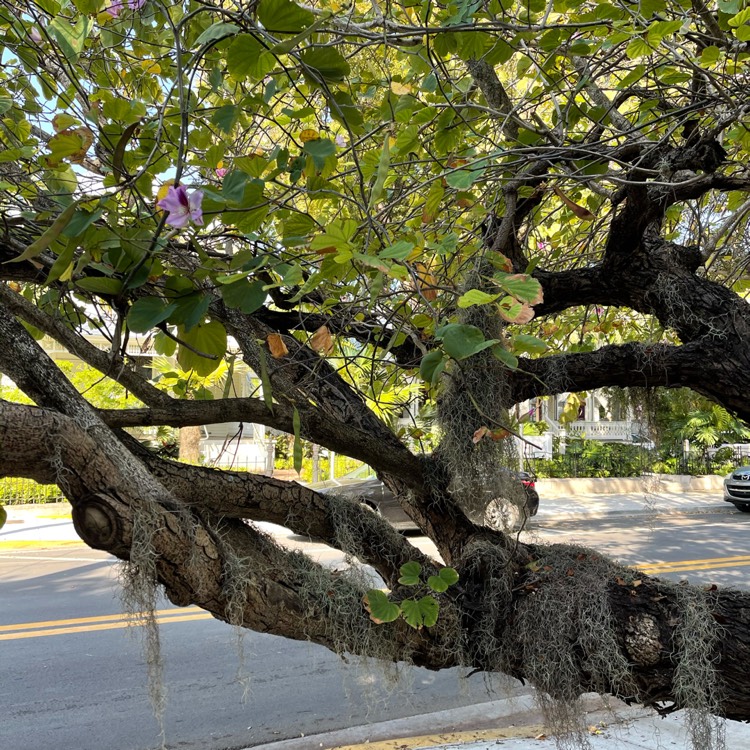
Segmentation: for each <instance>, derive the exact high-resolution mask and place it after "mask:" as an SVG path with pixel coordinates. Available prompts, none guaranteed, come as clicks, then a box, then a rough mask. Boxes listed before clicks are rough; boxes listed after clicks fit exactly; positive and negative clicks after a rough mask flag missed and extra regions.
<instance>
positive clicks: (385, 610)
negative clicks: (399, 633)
mask: <svg viewBox="0 0 750 750" xmlns="http://www.w3.org/2000/svg"><path fill="white" fill-rule="evenodd" d="M364 602H365V607H367V610H368V611H369V613H370V619H371V620H372V621H373V622H374V623H376V624H378V625H381V624H382V623H384V622H393V621H394V620H397V619H398V616H399V615H400V614H401V608H400V607H399V606H398V604H394V603H393V602H391V601H390V600H389V599H388V597H387V596H386V595H385V593H383V592H382V591H380V590H379V589H370V590H369V591H368V592H367V593H366V594H365V599H364Z"/></svg>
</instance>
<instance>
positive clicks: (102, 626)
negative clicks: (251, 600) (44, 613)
mask: <svg viewBox="0 0 750 750" xmlns="http://www.w3.org/2000/svg"><path fill="white" fill-rule="evenodd" d="M210 617H211V615H210V614H209V613H208V612H201V613H199V614H194V615H179V616H177V617H167V618H163V617H160V618H159V619H158V622H159V624H160V625H164V624H165V623H168V622H187V621H188V620H206V619H208V618H210ZM127 626H128V621H127V620H120V621H119V622H102V623H98V624H94V625H79V626H77V627H71V628H52V629H49V630H30V631H27V632H17V633H4V634H2V635H0V641H14V640H20V639H21V638H40V637H43V636H48V635H66V634H69V633H90V632H92V631H94V630H114V629H116V628H126V627H127Z"/></svg>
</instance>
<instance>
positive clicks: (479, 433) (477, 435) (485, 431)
mask: <svg viewBox="0 0 750 750" xmlns="http://www.w3.org/2000/svg"><path fill="white" fill-rule="evenodd" d="M485 435H492V431H491V430H490V428H489V427H487V426H485V425H482V426H481V427H480V428H479V429H478V430H476V431H475V432H474V434H473V435H472V438H471V442H472V443H474V445H476V444H477V443H478V442H479V441H480V440H481V439H482V438H483V437H484V436H485Z"/></svg>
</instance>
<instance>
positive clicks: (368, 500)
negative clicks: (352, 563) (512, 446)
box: [320, 471, 539, 531]
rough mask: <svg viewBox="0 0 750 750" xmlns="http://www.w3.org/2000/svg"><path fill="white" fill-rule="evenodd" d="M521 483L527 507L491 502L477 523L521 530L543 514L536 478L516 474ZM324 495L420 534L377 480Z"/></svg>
mask: <svg viewBox="0 0 750 750" xmlns="http://www.w3.org/2000/svg"><path fill="white" fill-rule="evenodd" d="M514 474H515V475H516V476H517V477H518V480H519V481H520V482H521V485H522V486H523V489H524V494H525V505H524V508H523V511H522V512H520V511H519V509H518V508H517V506H515V505H513V504H511V503H509V502H507V501H504V500H501V499H493V500H491V501H490V502H489V503H488V504H487V506H486V507H485V510H484V515H483V517H482V518H475V519H473V520H475V521H476V522H479V523H484V524H485V525H487V526H490V527H491V528H497V529H512V528H520V527H521V525H522V522H523V523H525V522H526V520H527V519H528V518H530V517H531V516H535V515H536V514H537V511H538V510H539V493H538V492H537V491H536V477H535V476H534V475H533V474H530V473H529V472H527V471H518V472H514ZM320 491H321V492H335V493H336V494H337V495H342V496H343V497H347V498H351V499H352V500H358V501H359V502H360V503H362V504H363V505H366V506H367V507H368V508H370V510H372V511H373V512H375V513H378V514H379V515H381V516H383V518H385V519H386V520H387V521H388V522H389V523H390V524H391V525H392V526H393V527H394V528H396V529H398V530H399V531H418V528H417V526H416V524H415V523H414V521H412V520H411V518H409V516H407V515H406V513H404V511H403V509H402V508H401V506H400V505H399V503H398V501H397V500H396V497H395V495H394V494H393V493H392V492H391V491H390V490H389V489H388V488H387V487H386V486H385V485H384V484H383V483H382V482H381V481H380V480H379V479H377V478H376V477H373V478H370V479H360V480H356V481H349V482H346V481H344V482H342V484H340V485H339V486H332V485H330V484H328V486H326V487H324V488H322V489H321V490H320Z"/></svg>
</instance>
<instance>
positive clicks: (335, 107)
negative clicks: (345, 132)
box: [328, 91, 365, 135]
mask: <svg viewBox="0 0 750 750" xmlns="http://www.w3.org/2000/svg"><path fill="white" fill-rule="evenodd" d="M328 108H329V109H330V110H331V117H333V119H334V120H336V122H340V123H341V124H342V125H344V126H346V127H348V128H349V129H350V130H351V131H352V133H354V134H355V135H361V134H362V133H364V131H365V127H364V125H365V118H364V117H363V116H362V111H361V110H360V108H359V107H358V106H357V104H356V103H355V101H354V99H352V97H351V96H350V95H349V94H348V93H347V92H346V91H334V92H333V96H332V97H330V98H329V99H328Z"/></svg>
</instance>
